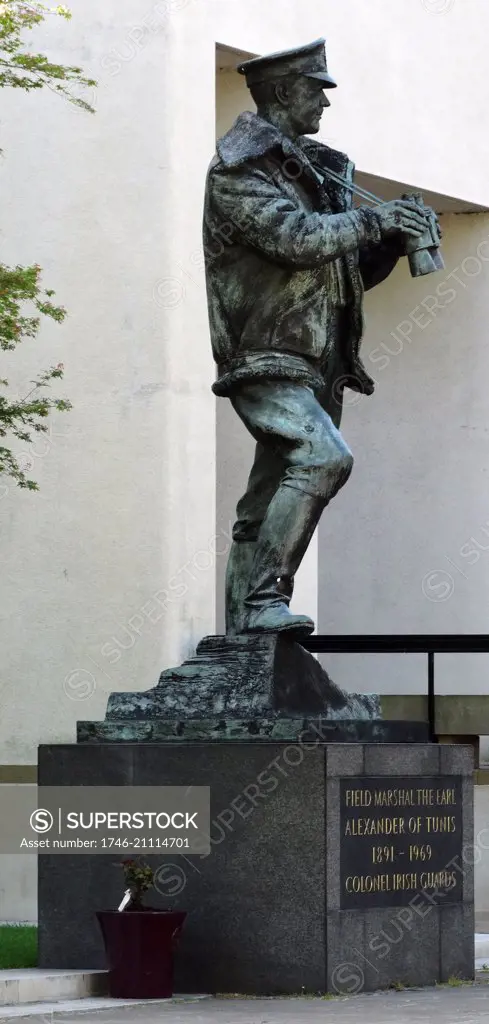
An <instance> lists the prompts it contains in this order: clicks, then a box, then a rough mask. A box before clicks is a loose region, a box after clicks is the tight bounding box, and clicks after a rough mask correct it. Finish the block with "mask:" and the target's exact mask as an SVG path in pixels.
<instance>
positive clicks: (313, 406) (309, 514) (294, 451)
mask: <svg viewBox="0 0 489 1024" xmlns="http://www.w3.org/2000/svg"><path fill="white" fill-rule="evenodd" d="M233 404H234V407H235V409H236V411H237V413H238V414H239V416H240V417H241V419H242V420H243V422H244V423H245V425H246V426H247V428H248V430H249V431H250V433H252V434H253V436H254V437H255V438H256V440H257V441H258V442H259V443H261V445H262V446H263V448H264V449H265V451H268V452H272V453H273V454H274V458H275V460H276V465H277V466H281V468H282V476H281V482H280V484H279V486H278V488H277V489H276V491H275V493H274V495H273V497H272V498H271V500H270V501H269V503H268V507H267V510H266V514H265V516H264V518H263V521H262V524H261V526H260V529H259V532H258V537H257V540H256V547H255V553H254V558H253V565H252V568H251V573H250V576H249V589H248V593H247V595H246V598H245V602H244V603H245V609H246V616H245V624H244V630H243V631H245V632H254V633H255V632H277V631H280V632H282V631H286V632H288V633H295V634H296V635H304V634H308V633H311V632H312V631H313V629H314V623H313V621H312V619H310V618H309V617H308V616H305V615H292V614H291V613H290V611H289V607H288V606H289V602H290V584H289V583H288V582H287V581H290V580H292V579H293V577H294V575H295V573H296V572H297V570H298V568H299V566H300V564H301V562H302V559H303V557H304V555H305V553H306V550H307V548H308V545H309V542H310V540H311V537H312V535H313V533H314V530H315V529H316V526H317V524H318V522H319V519H320V517H321V513H322V511H323V509H324V507H325V506H326V505H327V504H328V502H329V501H331V499H332V498H333V497H334V495H335V494H336V493H337V492H338V490H339V489H340V487H342V486H343V484H344V483H346V480H347V479H348V477H349V475H350V472H351V468H352V465H353V458H352V455H351V452H350V451H349V449H348V447H347V445H346V444H345V442H344V440H343V438H342V436H341V434H340V433H339V431H338V430H337V429H336V427H335V426H334V424H333V422H332V420H331V417H330V416H329V415H328V413H327V412H326V411H325V410H324V409H323V408H322V406H321V405H320V403H319V402H318V401H317V399H316V398H315V396H314V394H313V392H312V391H311V390H310V389H309V388H306V387H303V386H301V385H296V384H284V383H278V382H267V383H260V384H253V385H249V386H247V387H243V389H242V390H241V391H240V393H239V394H238V395H237V396H235V398H234V402H233ZM242 500H243V501H245V500H246V496H245V498H244V499H242ZM248 554H249V555H250V556H251V551H250V552H248ZM243 578H244V576H243Z"/></svg>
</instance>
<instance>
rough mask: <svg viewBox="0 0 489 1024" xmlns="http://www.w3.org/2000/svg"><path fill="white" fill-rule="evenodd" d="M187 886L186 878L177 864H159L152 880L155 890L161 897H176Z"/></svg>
mask: <svg viewBox="0 0 489 1024" xmlns="http://www.w3.org/2000/svg"><path fill="white" fill-rule="evenodd" d="M186 884H187V876H186V874H185V871H184V870H183V868H181V867H180V865H179V864H160V867H159V868H157V869H156V871H155V873H154V878H153V885H154V887H155V889H156V890H157V891H158V892H159V893H161V895H162V896H178V895H179V893H181V892H183V890H184V889H185V886H186Z"/></svg>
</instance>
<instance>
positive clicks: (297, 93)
mask: <svg viewBox="0 0 489 1024" xmlns="http://www.w3.org/2000/svg"><path fill="white" fill-rule="evenodd" d="M288 93H289V96H288V108H289V116H290V120H291V125H292V127H293V129H294V132H295V134H297V135H315V134H316V132H318V131H319V125H320V123H321V117H322V116H323V110H324V108H325V107H329V106H331V104H330V102H329V100H328V98H327V96H326V94H325V92H324V85H323V83H322V82H319V81H318V80H317V79H315V78H306V77H305V76H298V77H297V78H294V79H293V80H292V82H291V83H290V85H289V89H288Z"/></svg>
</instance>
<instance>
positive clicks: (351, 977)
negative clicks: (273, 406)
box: [331, 961, 365, 996]
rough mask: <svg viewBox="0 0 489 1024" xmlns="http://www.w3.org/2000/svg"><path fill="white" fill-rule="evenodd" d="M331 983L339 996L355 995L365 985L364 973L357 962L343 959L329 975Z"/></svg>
mask: <svg viewBox="0 0 489 1024" xmlns="http://www.w3.org/2000/svg"><path fill="white" fill-rule="evenodd" d="M331 985H332V987H333V989H334V991H335V992H336V993H337V995H339V996H355V995H357V993H358V992H361V991H362V989H363V987H364V985H365V975H364V973H363V971H362V968H361V967H359V966H358V964H353V963H350V962H349V961H345V963H343V964H338V966H337V967H335V969H334V971H333V973H332V975H331Z"/></svg>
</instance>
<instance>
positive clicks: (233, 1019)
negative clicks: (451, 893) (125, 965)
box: [0, 984, 489, 1024]
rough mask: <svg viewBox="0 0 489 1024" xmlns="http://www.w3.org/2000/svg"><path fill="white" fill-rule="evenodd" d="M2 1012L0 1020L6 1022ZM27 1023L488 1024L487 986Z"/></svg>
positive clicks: (238, 1002)
mask: <svg viewBox="0 0 489 1024" xmlns="http://www.w3.org/2000/svg"><path fill="white" fill-rule="evenodd" d="M6 1019H7V1018H6V1017H3V1016H2V1008H0V1021H4V1020H6ZM22 1019H24V1020H25V1021H26V1024H27V1022H28V1024H62V1022H64V1021H67V1022H69V1024H92V1021H93V1022H94V1024H319V1022H324V1024H486V1022H487V1024H489V985H487V984H475V985H461V986H460V987H455V988H451V987H448V986H447V987H445V986H443V987H440V988H435V989H421V990H407V991H403V992H388V993H376V994H374V995H364V996H352V997H350V998H345V999H344V998H339V999H205V1000H202V1001H199V1002H194V1003H171V1002H160V1003H153V1004H151V1005H148V1004H145V1005H144V1006H125V1007H120V1009H119V1008H114V1007H113V1006H111V1007H110V1008H107V1009H104V1010H88V1009H87V1011H86V1012H85V1013H80V1012H78V1011H75V1012H74V1013H70V1014H66V1013H60V1014H58V1013H54V1014H52V1013H48V1014H40V1015H36V1016H30V1017H29V1018H19V1017H17V1021H19V1020H22Z"/></svg>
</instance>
